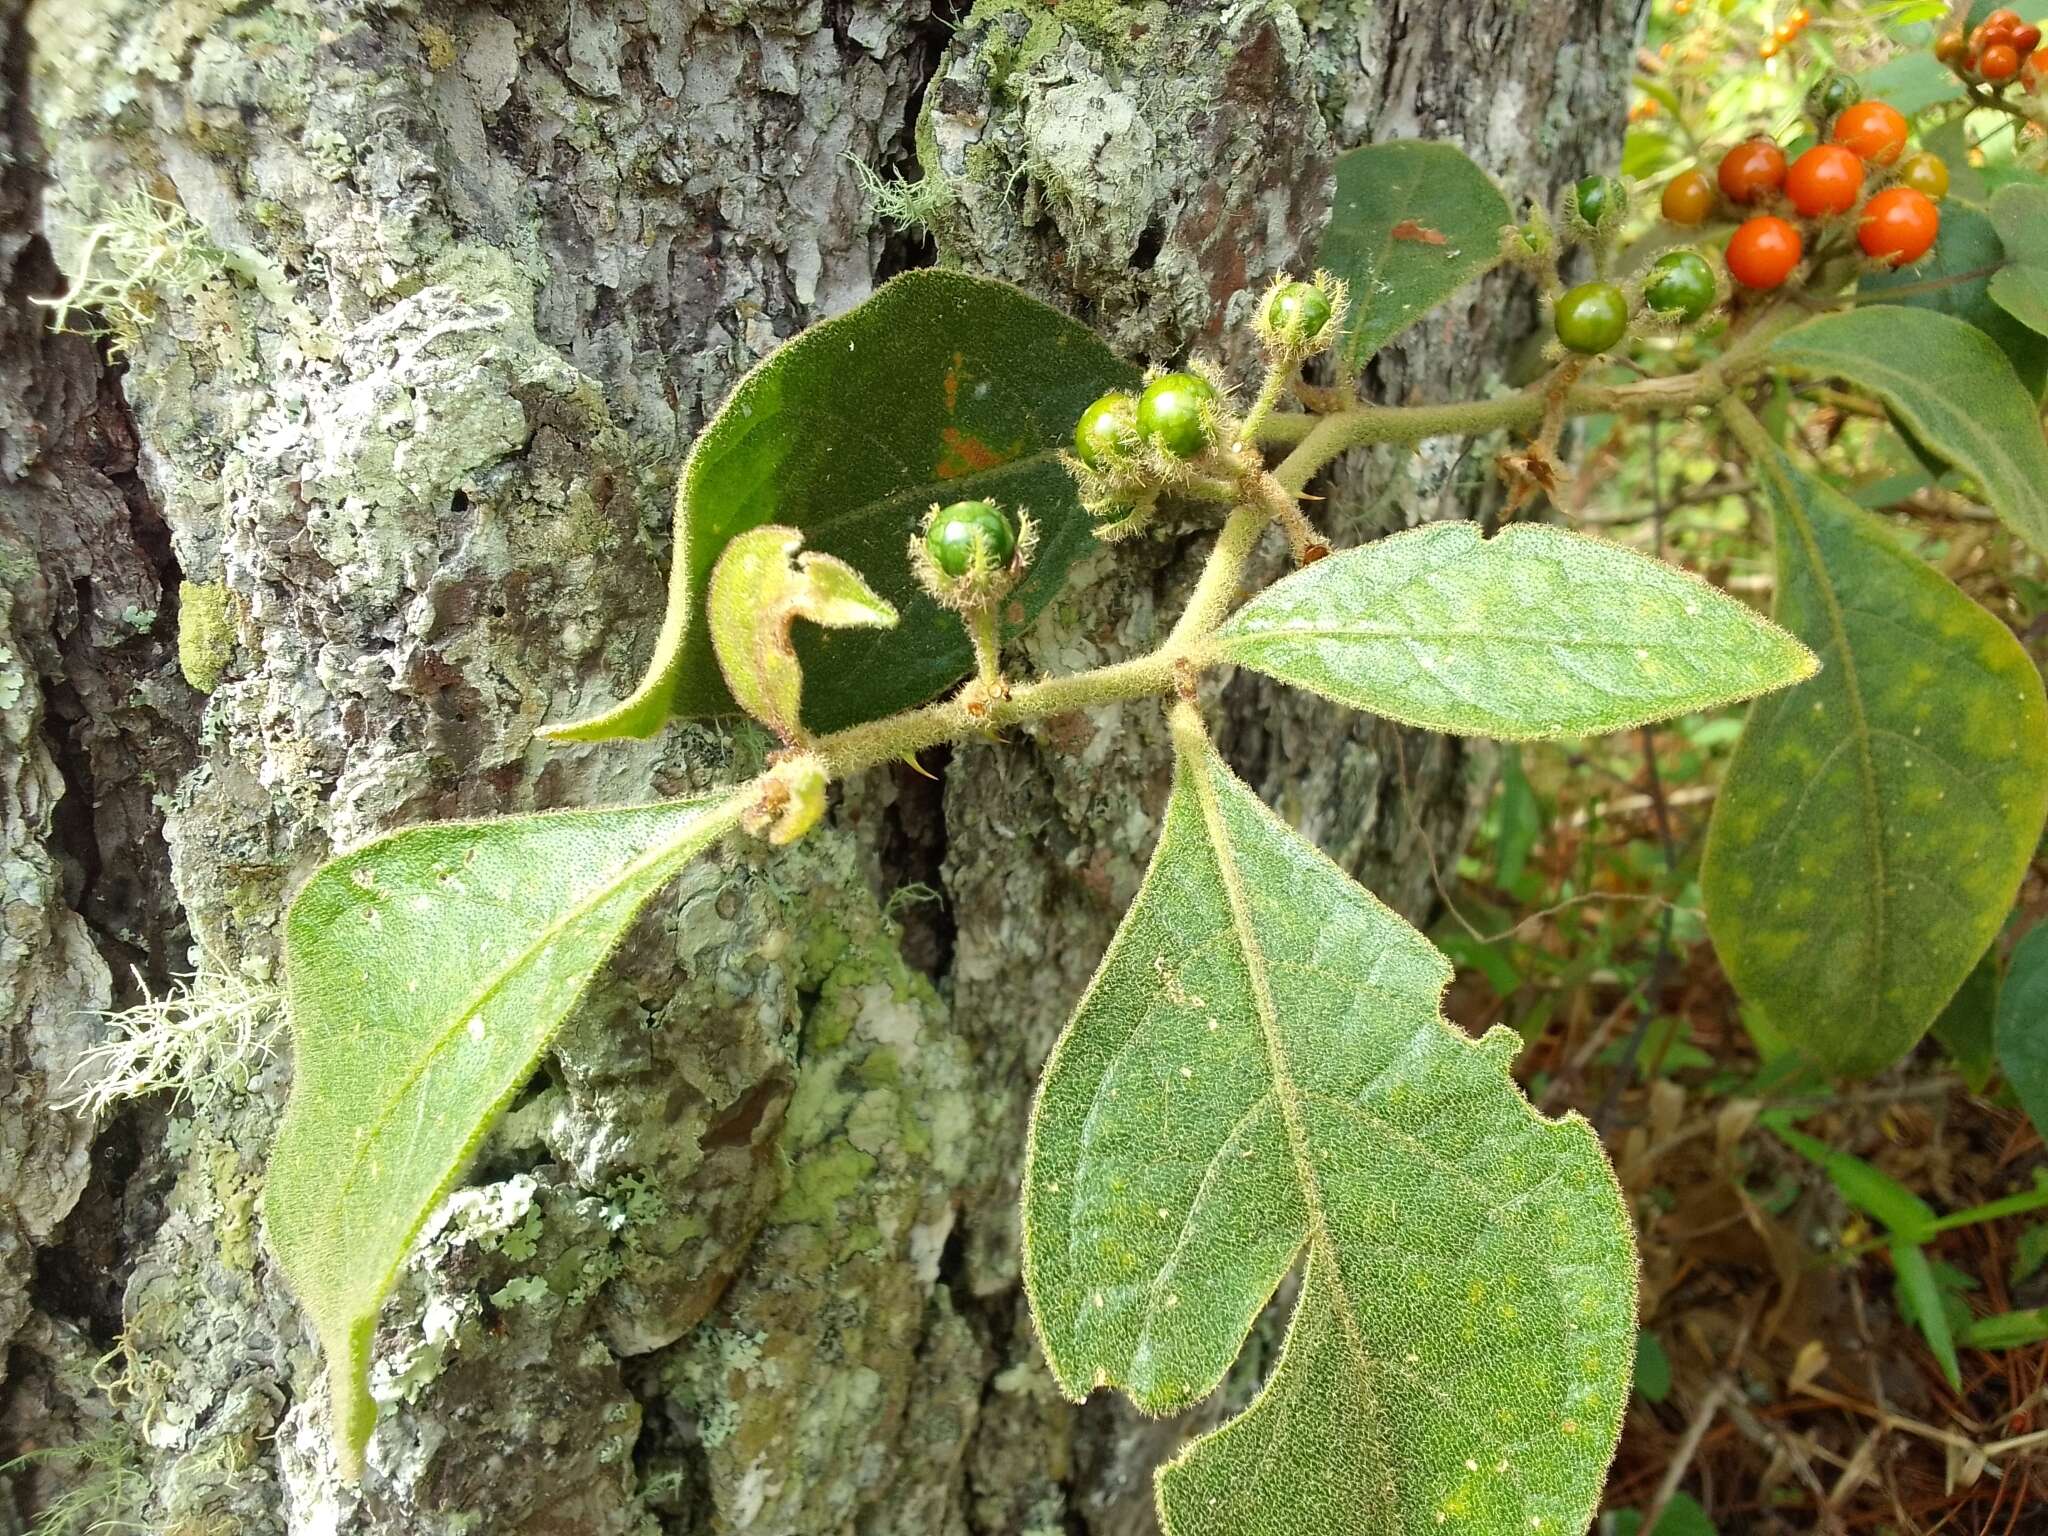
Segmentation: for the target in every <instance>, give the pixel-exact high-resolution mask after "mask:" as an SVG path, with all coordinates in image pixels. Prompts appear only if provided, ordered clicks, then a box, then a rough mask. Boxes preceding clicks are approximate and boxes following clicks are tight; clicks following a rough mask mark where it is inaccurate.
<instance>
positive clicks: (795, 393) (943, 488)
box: [548, 269, 1138, 741]
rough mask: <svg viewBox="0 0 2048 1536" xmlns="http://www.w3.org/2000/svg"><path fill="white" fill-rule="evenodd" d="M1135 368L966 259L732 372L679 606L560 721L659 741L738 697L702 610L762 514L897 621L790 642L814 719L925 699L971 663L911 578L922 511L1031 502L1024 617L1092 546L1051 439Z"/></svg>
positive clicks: (905, 283) (1060, 443)
mask: <svg viewBox="0 0 2048 1536" xmlns="http://www.w3.org/2000/svg"><path fill="white" fill-rule="evenodd" d="M1137 378H1138V376H1137V372H1136V370H1134V369H1132V368H1131V367H1129V366H1128V365H1127V364H1125V363H1123V362H1122V361H1120V360H1119V359H1118V358H1117V357H1116V355H1115V354H1114V353H1112V352H1111V351H1110V350H1109V349H1108V348H1107V347H1105V346H1104V345H1103V344H1102V343H1101V342H1100V341H1098V340H1097V339H1096V338H1095V336H1094V335H1093V333H1091V332H1090V331H1089V330H1087V328H1086V327H1084V326H1081V325H1077V324H1076V323H1075V322H1073V321H1072V320H1069V319H1068V318H1067V317H1066V316H1065V315H1062V314H1061V313H1060V312H1059V311H1058V310H1055V309H1051V308H1048V307H1047V306H1046V305H1044V304H1041V303H1039V302H1038V301H1037V300H1036V299H1033V298H1031V297H1029V296H1028V295H1026V294H1023V293H1020V292H1018V291H1017V290H1016V289H1014V288H1011V287H1009V286H1008V285H1007V284H1004V283H998V282H993V281H990V280H988V279H986V278H978V277H969V276H968V275H966V274H965V273H962V272H952V271H945V270H941V269H928V270H920V271H916V272H906V273H904V274H903V275H902V276H901V277H898V278H896V279H895V280H893V281H892V282H890V283H888V284H886V285H885V286H884V287H883V288H882V289H881V290H880V291H879V292H877V293H876V294H875V295H874V296H873V297H872V298H870V299H868V300H867V301H866V302H865V303H863V304H861V305H859V306H857V307H856V308H854V309H851V310H849V311H847V313H845V314H843V315H840V316H839V317H837V318H836V319H832V320H827V321H825V322H824V323H823V324H821V325H815V326H813V327H811V329H809V330H808V331H805V332H804V333H803V334H802V335H800V336H798V337H796V338H795V339H794V340H792V341H790V342H789V343H788V344H786V345H785V346H783V347H782V348H781V349H780V350H779V351H777V352H776V353H775V354H774V355H773V356H771V357H769V358H768V359H767V360H766V361H765V362H763V363H762V364H761V365H760V366H759V367H757V368H756V369H754V371H753V372H752V373H749V374H748V375H747V376H746V377H745V378H744V379H742V380H741V381H740V383H739V386H738V388H736V389H735V390H734V391H733V393H732V396H731V398H729V399H728V400H727V401H726V402H725V405H724V406H723V408H721V409H720V411H719V413H718V415H717V416H716V417H715V418H714V419H713V420H712V422H711V424H710V425H709V426H707V427H706V428H705V429H704V431H703V433H702V434H701V435H700V436H699V437H698V439H697V441H696V443H695V444H694V445H693V446H692V447H691V449H690V456H689V458H688V459H687V460H686V461H685V463H684V465H683V469H682V473H681V476H680V478H679V480H678V482H677V486H676V533H675V559H674V564H673V567H672V569H671V570H670V573H669V596H668V613H667V617H666V618H665V619H664V620H663V622H662V627H661V634H660V637H659V638H658V639H657V640H656V641H655V651H654V659H653V661H652V662H651V663H650V664H649V666H648V669H647V674H646V676H645V678H644V679H643V680H642V682H641V684H640V686H639V687H638V688H637V689H636V690H635V691H634V692H633V694H632V696H631V697H630V698H628V699H626V700H625V701H624V702H623V703H621V704H619V705H618V706H617V707H615V708H613V709H611V710H607V711H606V712H605V713H603V714H601V715H598V716H596V717H595V718H593V719H590V720H584V721H580V722H578V723H576V724H573V725H564V726H559V727H556V728H554V729H553V730H551V731H549V732H548V734H549V735H551V736H553V737H555V738H557V739H559V740H570V741H602V740H606V739H609V738H612V737H620V736H652V735H654V734H655V733H656V732H657V731H659V730H660V729H661V728H662V727H663V726H664V725H665V724H667V722H668V720H669V718H670V717H671V716H684V717H689V716H697V715H714V714H721V713H725V712H727V711H729V710H731V709H732V708H733V699H732V696H731V694H730V693H729V692H728V690H727V688H726V686H725V682H724V680H723V679H722V678H721V677H720V675H719V670H718V665H717V662H716V660H715V659H714V657H713V655H712V649H711V638H710V635H709V634H708V633H707V631H706V627H705V625H704V623H703V622H702V620H701V619H699V618H698V617H697V615H698V613H699V612H700V611H701V609H702V608H703V605H704V595H705V588H706V585H707V583H708V582H709V581H710V578H711V570H712V567H713V566H714V565H715V564H716V562H717V560H718V557H719V555H720V554H721V553H722V552H723V550H724V548H725V545H726V542H727V541H728V540H729V539H731V538H732V537H733V535H734V534H736V533H740V532H743V531H744V530H746V529H748V528H757V527H759V526H761V525H762V524H764V523H781V524H783V525H785V526H787V527H790V528H794V529H796V530H797V531H798V532H799V533H801V534H803V536H804V538H805V540H806V541H807V542H808V543H809V545H810V546H811V547H812V548H814V549H819V550H823V551H824V552H825V553H827V554H831V555H836V556H838V557H839V558H840V559H842V560H844V561H846V562H847V563H848V564H849V565H851V566H852V567H853V568H854V569H855V570H857V571H859V572H861V574H862V575H863V576H864V577H866V579H867V580H868V581H869V582H870V583H872V584H873V586H874V589H875V591H877V592H878V593H880V594H881V596H882V598H883V599H884V600H885V601H887V602H889V603H891V604H893V605H894V606H895V608H896V609H897V610H898V611H899V612H900V613H901V614H902V616H903V619H902V622H901V623H900V624H898V625H897V626H896V627H895V628H894V629H891V630H886V631H875V630H854V631H841V632H835V633H831V634H822V633H817V632H808V633H804V634H801V635H799V636H798V639H797V654H798V657H799V658H800V659H801V661H802V665H803V671H804V675H805V676H806V677H808V678H809V679H810V680H811V689H810V694H809V700H808V704H807V707H806V709H805V713H804V719H805V722H806V723H807V724H808V725H809V726H810V727H811V728H812V729H813V730H818V731H829V730H836V729H838V728H839V727H841V726H845V725H851V724H854V723H856V722H858V721H862V720H871V719H874V718H877V717H879V716H881V715H886V714H892V713H894V712H895V711H897V710H900V709H907V708H910V707H911V706H913V705H916V704H920V703H922V702H923V701H925V700H926V699H929V698H931V697H932V696H933V695H934V694H937V693H939V692H940V691H942V690H943V689H945V688H946V687H948V686H949V685H950V684H952V683H954V682H956V681H958V680H959V679H960V678H962V677H964V676H966V675H967V673H968V672H969V670H971V668H972V666H973V652H972V650H971V648H970V646H969V643H968V640H967V637H966V632H965V631H964V630H963V629H962V627H961V624H960V621H959V619H958V617H957V616H955V615H954V614H951V613H948V612H947V611H946V610H945V609H943V608H941V607H939V605H938V604H937V603H936V602H934V601H933V600H932V599H931V597H930V596H929V595H927V594H926V593H925V591H924V590H923V588H921V587H920V586H919V585H918V584H917V579H916V577H915V576H914V575H913V574H912V573H911V569H910V558H909V549H908V546H909V540H910V535H911V533H912V532H913V531H914V530H915V529H916V527H917V525H918V523H919V520H920V519H922V518H923V516H924V514H925V513H926V511H927V510H929V508H930V507H931V505H932V503H933V502H938V501H946V502H951V501H958V500H961V499H963V498H986V499H988V500H991V501H997V502H1000V503H1002V504H1003V505H1004V506H1006V507H1011V508H1018V507H1022V508H1026V509H1028V510H1029V511H1030V513H1031V515H1032V516H1033V517H1035V518H1036V519H1037V520H1038V523H1039V533H1040V537H1039V544H1038V552H1037V555H1036V557H1035V558H1034V559H1033V561H1032V567H1031V572H1030V574H1029V575H1028V576H1026V577H1025V579H1024V581H1023V583H1022V584H1021V585H1020V586H1019V587H1018V588H1017V590H1016V592H1015V593H1013V594H1012V595H1011V597H1010V599H1009V601H1008V602H1006V603H1005V604H1004V613H1005V616H1006V619H1007V621H1008V624H1009V627H1010V629H1011V630H1012V631H1015V630H1017V629H1021V628H1022V627H1023V626H1024V625H1026V624H1028V623H1029V622H1030V621H1031V620H1032V619H1033V618H1035V617H1036V616H1037V615H1038V613H1039V611H1040V610H1041V609H1043V608H1044V607H1045V605H1046V604H1047V603H1048V602H1050V601H1051V600H1052V597H1053V594H1054V593H1056V592H1057V591H1058V590H1059V588H1060V584H1061V583H1062V582H1063V581H1064V580H1065V579H1066V574H1067V571H1068V568H1069V567H1071V566H1072V565H1073V563H1074V561H1075V560H1076V559H1077V558H1079V557H1080V556H1081V554H1083V553H1084V552H1085V551H1086V550H1088V549H1089V548H1090V547H1091V546H1092V545H1093V544H1094V535H1093V533H1092V532H1091V531H1090V522H1089V519H1088V516H1087V514H1086V513H1085V512H1083V511H1082V510H1081V505H1080V502H1079V501H1078V500H1077V499H1076V496H1075V491H1074V483H1073V480H1072V478H1071V477H1070V476H1069V475H1068V474H1067V472H1066V471H1065V470H1064V469H1062V468H1061V467H1060V463H1059V458H1058V455H1059V452H1060V450H1061V449H1062V448H1064V447H1065V446H1066V445H1067V444H1068V442H1069V441H1070V439H1071V435H1072V433H1073V429H1074V423H1075V421H1076V420H1078V419H1079V418H1080V415H1081V412H1082V410H1083V408H1085V407H1086V406H1087V405H1088V403H1089V402H1090V401H1092V400H1094V399H1095V397H1096V396H1098V395H1100V394H1102V393H1104V392H1105V391H1107V390H1111V389H1128V388H1130V387H1132V386H1133V385H1134V384H1136V383H1137Z"/></svg>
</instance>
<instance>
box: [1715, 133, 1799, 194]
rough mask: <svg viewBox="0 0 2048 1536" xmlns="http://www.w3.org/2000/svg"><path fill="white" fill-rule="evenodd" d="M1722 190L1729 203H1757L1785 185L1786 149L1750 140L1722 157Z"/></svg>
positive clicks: (1758, 140)
mask: <svg viewBox="0 0 2048 1536" xmlns="http://www.w3.org/2000/svg"><path fill="white" fill-rule="evenodd" d="M1719 177H1720V182H1721V193H1722V195H1723V196H1724V197H1726V198H1727V199H1728V201H1729V202H1731V203H1760V202H1762V201H1763V200H1764V199H1765V198H1767V197H1769V196H1770V195H1771V194H1772V193H1773V192H1775V191H1777V190H1778V188H1780V187H1782V186H1783V185H1785V151H1783V150H1782V149H1780V148H1778V146H1777V145H1775V144H1773V143H1772V142H1771V141H1770V140H1769V139H1762V138H1758V139H1750V140H1748V141H1747V142H1745V143H1741V144H1738V145H1736V146H1735V147H1734V148H1733V149H1731V150H1729V151H1728V153H1727V154H1725V155H1723V156H1722V157H1721V167H1720V172H1719Z"/></svg>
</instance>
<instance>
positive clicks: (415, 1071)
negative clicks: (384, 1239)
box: [333, 795, 741, 1206]
mask: <svg viewBox="0 0 2048 1536" xmlns="http://www.w3.org/2000/svg"><path fill="white" fill-rule="evenodd" d="M740 803H741V802H740V797H739V796H737V795H734V796H731V797H729V798H728V799H727V800H726V801H725V803H724V805H723V806H720V805H719V804H718V803H717V802H716V801H713V802H712V803H711V804H710V805H709V806H707V807H706V809H705V812H704V814H703V816H701V817H693V818H692V819H691V820H690V821H688V822H687V823H685V825H684V827H683V830H682V831H680V832H678V833H677V834H676V835H675V836H674V837H672V838H670V839H668V840H667V841H666V842H664V843H662V844H660V845H659V846H658V847H655V848H651V849H649V850H648V851H647V852H646V853H643V854H641V855H639V856H638V857H637V858H635V859H633V860H632V861H630V862H629V863H628V864H627V865H626V866H625V867H624V868H623V869H622V870H620V872H619V874H618V877H617V878H616V879H614V880H612V881H610V882H608V883H607V884H605V885H603V886H601V887H599V888H598V889H597V890H596V891H595V892H594V893H593V894H591V895H590V896H587V897H585V898H584V899H583V900H582V901H579V902H577V903H576V904H575V905H573V906H571V907H568V908H565V909H564V910H563V912H562V914H561V915H560V916H559V917H558V918H556V919H555V920H554V921H553V922H550V923H549V924H548V925H547V926H545V927H544V928H542V929H540V930H539V931H538V934H537V936H536V937H535V938H534V940H533V942H532V943H530V944H528V945H527V946H526V947H525V948H523V949H521V950H519V951H518V952H517V953H515V954H514V955H513V956H512V957H511V958H510V959H508V960H507V961H506V962H505V964H504V965H502V966H501V967H499V968H498V970H497V971H495V972H494V973H493V974H492V975H491V978H490V980H489V981H488V982H486V983H485V984H484V985H483V986H482V987H480V988H479V989H478V990H477V991H476V992H474V993H473V994H471V997H470V999H469V1001H468V1002H467V1003H465V1004H464V1006H463V1008H462V1010H461V1011H460V1012H459V1013H457V1014H456V1015H455V1016H454V1018H453V1019H452V1020H451V1021H450V1023H449V1024H448V1026H447V1028H445V1029H443V1030H442V1031H441V1033H440V1034H439V1035H438V1036H436V1037H435V1039H434V1040H433V1042H432V1043H431V1044H430V1045H429V1046H428V1047H427V1049H426V1050H424V1051H423V1052H421V1053H420V1055H419V1056H418V1057H417V1058H416V1059H415V1061H414V1062H413V1065H412V1068H411V1070H410V1071H408V1072H407V1073H406V1075H405V1080H404V1081H403V1082H402V1083H400V1084H399V1086H398V1088H397V1090H396V1091H395V1092H394V1093H392V1095H391V1096H390V1099H389V1100H388V1102H387V1103H386V1104H385V1107H384V1108H383V1109H382V1110H381V1111H380V1112H379V1113H378V1115H377V1117H376V1119H375V1120H373V1121H372V1122H371V1123H370V1127H369V1130H368V1132H367V1134H365V1135H363V1136H360V1137H358V1138H357V1139H356V1148H355V1150H354V1151H353V1152H352V1153H351V1154H350V1156H349V1158H348V1166H347V1170H346V1171H345V1172H344V1173H343V1175H342V1177H341V1178H340V1179H339V1180H338V1181H336V1184H335V1196H336V1198H335V1200H334V1202H333V1204H334V1205H336V1206H341V1205H346V1204H347V1203H348V1196H349V1195H350V1194H352V1193H353V1191H354V1189H355V1182H356V1179H357V1178H358V1176H359V1175H360V1174H361V1172H362V1168H363V1165H364V1163H365V1162H366V1161H368V1159H369V1156H370V1149H371V1148H372V1147H374V1146H375V1145H376V1144H377V1139H378V1137H379V1136H381V1135H382V1134H383V1131H384V1128H385V1126H386V1125H388V1124H389V1123H390V1120H391V1117H392V1116H393V1115H395V1114H397V1113H398V1107H399V1105H401V1104H402V1103H404V1102H405V1100H406V1097H407V1096H408V1095H409V1094H410V1093H411V1092H412V1090H413V1088H414V1086H415V1085H416V1084H417V1083H418V1082H419V1080H420V1079H421V1078H422V1077H424V1076H425V1075H426V1072H427V1069H428V1068H429V1067H430V1066H431V1065H433V1063H434V1062H436V1061H438V1060H439V1059H440V1057H441V1054H442V1052H444V1051H445V1050H446V1049H447V1048H448V1045H449V1042H450V1041H451V1040H453V1039H454V1037H455V1036H456V1034H457V1033H458V1032H460V1031H463V1030H466V1029H467V1028H468V1026H469V1021H470V1020H471V1019H473V1018H475V1017H476V1016H477V1015H478V1014H479V1013H480V1012H481V1011H482V1010H483V1009H484V1007H485V1006H486V1005H487V1004H488V1003H489V1002H490V1001H491V999H492V998H494V997H495V996H496V995H497V994H498V992H499V990H500V989H501V988H502V987H504V986H505V985H506V984H507V983H508V982H509V981H510V980H511V978H512V976H513V975H514V974H515V973H517V972H518V971H520V970H523V969H524V968H525V967H526V966H528V965H529V964H531V963H532V961H533V959H534V957H535V956H536V955H537V954H538V953H540V952H541V951H543V950H545V949H547V948H549V947H550V946H551V945H552V944H553V943H554V942H555V940H556V939H557V938H559V937H560V936H561V935H562V934H563V933H564V932H566V931H567V930H568V929H569V928H570V927H572V926H573V925H574V924H576V923H578V922H581V921H582V920H583V919H584V918H586V917H588V916H589V915H590V914H591V913H592V912H593V911H595V910H596V909H597V908H598V907H600V906H602V905H603V904H604V903H605V902H607V901H609V900H611V898H612V897H613V896H615V895H617V894H618V892H619V890H620V889H621V888H622V887H624V886H625V885H626V884H627V883H628V882H629V881H631V880H634V879H637V878H638V877H639V876H640V875H641V874H642V873H644V872H645V871H646V870H648V869H651V868H653V867H655V866H656V865H658V864H660V863H661V862H662V861H663V860H664V859H670V858H674V857H675V854H676V850H677V849H678V848H680V847H681V846H682V845H683V844H684V843H685V842H687V841H689V840H691V839H692V838H694V837H696V836H697V835H698V834H699V833H700V832H703V833H705V835H707V836H709V837H716V836H718V834H719V833H720V832H722V831H724V830H725V829H726V828H727V827H729V826H731V825H733V824H735V823H737V822H738V820H739V814H740Z"/></svg>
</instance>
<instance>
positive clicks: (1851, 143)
mask: <svg viewBox="0 0 2048 1536" xmlns="http://www.w3.org/2000/svg"><path fill="white" fill-rule="evenodd" d="M1832 137H1833V139H1834V141H1835V142H1836V143H1837V144H1839V145H1841V146H1842V147H1843V148H1844V149H1847V150H1850V151H1852V152H1854V153H1855V154H1858V155H1861V156H1862V157H1863V158H1864V159H1865V160H1868V161H1869V162H1870V163H1871V164H1872V165H1891V164H1893V163H1895V162H1896V161H1897V160H1898V158H1899V152H1900V151H1901V150H1903V149H1904V148H1905V147H1906V120H1905V118H1903V117H1901V116H1900V115H1899V111H1898V109H1897V108H1896V107H1894V106H1892V105H1890V104H1889V103H1888V102H1882V101H1859V102H1857V103H1856V105H1855V106H1853V107H1851V108H1849V110H1848V111H1846V112H1844V113H1843V114H1842V115H1841V116H1840V117H1838V118H1836V119H1835V128H1834V133H1833V134H1832Z"/></svg>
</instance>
